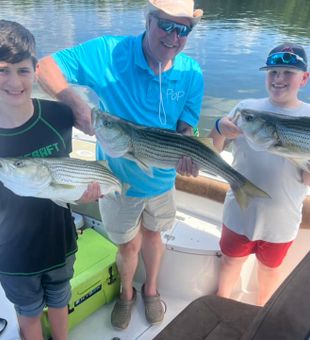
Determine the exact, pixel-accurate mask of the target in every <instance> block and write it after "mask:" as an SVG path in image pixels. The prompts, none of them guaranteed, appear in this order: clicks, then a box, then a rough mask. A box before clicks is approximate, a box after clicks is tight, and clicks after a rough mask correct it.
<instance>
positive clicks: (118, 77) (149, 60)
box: [38, 0, 203, 329]
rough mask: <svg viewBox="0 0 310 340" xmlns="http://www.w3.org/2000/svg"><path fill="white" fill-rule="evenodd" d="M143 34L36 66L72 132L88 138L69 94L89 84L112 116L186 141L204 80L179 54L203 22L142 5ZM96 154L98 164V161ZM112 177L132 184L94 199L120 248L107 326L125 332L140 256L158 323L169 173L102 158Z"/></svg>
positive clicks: (80, 105)
mask: <svg viewBox="0 0 310 340" xmlns="http://www.w3.org/2000/svg"><path fill="white" fill-rule="evenodd" d="M145 13H146V30H145V32H143V33H142V34H141V35H138V36H136V37H132V36H130V37H119V36H104V37H99V38H97V39H93V40H90V41H87V42H85V43H83V44H81V45H78V46H75V47H72V48H69V49H65V50H62V51H59V52H57V53H55V54H53V55H52V56H48V57H45V58H43V59H42V60H41V61H40V63H39V73H38V75H39V82H40V84H41V85H42V87H43V88H44V89H46V90H47V91H48V92H49V93H51V94H53V95H55V96H56V97H57V98H58V99H59V100H62V101H64V102H65V103H66V104H68V105H69V106H71V108H72V110H73V112H74V114H75V119H76V126H77V127H78V128H80V129H81V130H83V131H84V132H86V133H89V134H91V133H92V130H91V124H90V109H89V107H88V106H87V105H86V104H85V103H84V102H83V101H82V100H81V99H80V97H79V96H78V95H77V94H76V93H75V92H74V90H73V89H72V88H69V87H68V82H69V83H75V84H80V85H87V86H89V87H90V88H92V89H93V90H94V91H95V92H96V93H97V95H98V96H99V97H100V100H101V104H100V105H101V108H102V109H103V110H104V111H108V112H109V113H110V114H112V115H116V116H118V117H121V118H123V119H126V120H129V121H132V122H134V123H136V124H140V125H144V126H152V127H158V128H163V129H170V130H175V131H178V132H180V133H183V134H192V131H193V127H194V126H196V125H197V123H198V120H199V113H200V107H201V101H202V96H203V77H202V73H201V70H200V67H199V65H198V64H197V62H195V61H194V60H192V59H191V58H189V57H188V56H186V55H185V54H183V53H180V52H181V51H182V49H183V48H184V46H185V43H186V41H187V37H188V34H189V33H190V32H191V30H192V29H193V27H194V26H195V25H196V24H197V23H198V22H199V20H200V19H201V17H202V14H203V12H202V10H194V2H193V0H148V4H147V7H146V11H145ZM103 152H104V150H102V149H101V148H100V147H97V158H99V159H100V158H102V157H104V155H103ZM106 157H107V159H108V162H109V165H110V167H111V169H112V171H113V172H114V174H115V175H116V176H118V177H119V178H120V179H121V180H122V181H123V182H125V183H128V184H129V185H130V189H129V190H128V191H127V193H126V195H121V196H120V197H119V198H117V199H115V200H111V199H108V198H103V199H101V200H100V204H99V205H100V212H101V215H102V220H103V224H104V226H105V228H106V231H107V234H108V235H109V237H110V239H111V240H112V241H113V242H115V243H116V244H118V245H119V251H118V256H117V266H118V270H119V272H120V276H121V283H122V291H121V295H120V299H119V300H118V301H117V302H116V304H115V306H114V309H113V311H112V315H111V322H112V325H113V326H114V327H116V328H119V329H125V328H126V327H127V326H128V324H129V321H130V317H131V309H132V306H133V305H134V303H135V300H136V290H135V288H133V286H132V282H133V277H134V274H135V271H136V268H137V264H138V254H139V252H140V251H141V252H142V256H143V260H144V264H145V269H146V280H145V283H144V284H143V286H142V288H141V294H142V297H143V300H144V304H145V315H146V318H147V320H148V321H149V322H150V323H151V324H156V323H159V322H161V321H162V320H163V317H164V309H163V306H162V304H161V300H160V295H159V293H158V290H157V277H158V272H159V269H160V262H161V258H162V255H163V251H164V250H163V245H162V242H161V236H160V232H161V231H164V230H167V229H170V228H171V227H172V225H173V222H174V218H175V212H176V208H175V200H174V181H175V176H176V171H175V169H168V170H167V169H158V168H155V169H154V171H153V174H154V175H153V176H152V177H150V176H149V175H148V174H146V173H145V172H143V171H142V170H141V169H140V168H139V167H138V166H137V165H136V163H134V162H133V161H130V160H127V159H123V158H111V157H108V156H106ZM177 171H178V172H179V173H181V174H184V175H197V174H198V170H197V168H196V167H195V165H194V164H192V162H191V159H188V158H186V157H183V158H182V159H181V160H180V162H179V164H178V168H177Z"/></svg>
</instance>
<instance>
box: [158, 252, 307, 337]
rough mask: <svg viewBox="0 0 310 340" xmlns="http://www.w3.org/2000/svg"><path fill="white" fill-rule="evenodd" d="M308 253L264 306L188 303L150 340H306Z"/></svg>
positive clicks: (213, 300) (211, 300)
mask: <svg viewBox="0 0 310 340" xmlns="http://www.w3.org/2000/svg"><path fill="white" fill-rule="evenodd" d="M309 282H310V252H308V253H307V254H306V256H305V257H304V258H303V260H302V261H301V262H300V263H299V264H298V265H297V266H296V268H295V269H294V270H293V271H292V273H291V274H290V275H289V276H288V277H287V278H286V279H285V280H284V282H283V283H282V284H281V285H280V287H279V288H278V289H277V290H276V291H275V293H274V294H273V295H272V297H271V298H270V300H269V301H268V302H267V303H266V305H265V306H264V307H258V306H253V305H250V304H246V303H242V302H238V301H235V300H232V299H226V298H222V297H218V296H215V295H209V296H203V297H200V298H198V299H197V300H195V301H193V302H192V303H190V304H189V305H188V306H187V307H186V308H185V309H184V310H183V311H182V312H181V313H180V314H179V315H178V316H177V317H176V318H175V319H174V320H172V321H171V322H170V323H169V324H168V325H167V326H166V327H165V328H164V329H163V330H162V331H161V332H160V333H159V334H158V335H157V336H156V337H155V338H154V340H174V339H175V340H189V339H190V340H237V339H238V340H253V339H255V340H277V339H281V340H293V339H294V340H307V339H310V338H309V336H310V285H309Z"/></svg>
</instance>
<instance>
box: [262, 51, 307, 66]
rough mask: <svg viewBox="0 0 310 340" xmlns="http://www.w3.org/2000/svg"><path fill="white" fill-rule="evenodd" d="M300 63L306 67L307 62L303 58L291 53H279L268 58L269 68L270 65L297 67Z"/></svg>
mask: <svg viewBox="0 0 310 340" xmlns="http://www.w3.org/2000/svg"><path fill="white" fill-rule="evenodd" d="M298 62H301V63H303V64H304V65H306V62H305V61H304V59H303V58H302V57H300V56H299V55H297V54H294V53H290V52H278V53H274V54H272V55H270V56H269V57H268V58H267V62H266V64H267V66H270V65H296V64H298Z"/></svg>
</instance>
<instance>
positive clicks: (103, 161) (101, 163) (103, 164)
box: [96, 159, 111, 170]
mask: <svg viewBox="0 0 310 340" xmlns="http://www.w3.org/2000/svg"><path fill="white" fill-rule="evenodd" d="M96 162H97V163H99V164H100V165H102V166H103V167H104V168H107V169H109V170H111V169H110V167H109V163H108V161H107V160H105V159H102V160H97V161H96Z"/></svg>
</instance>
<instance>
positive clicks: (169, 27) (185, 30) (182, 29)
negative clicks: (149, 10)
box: [153, 15, 192, 38]
mask: <svg viewBox="0 0 310 340" xmlns="http://www.w3.org/2000/svg"><path fill="white" fill-rule="evenodd" d="M153 16H154V17H155V18H156V19H157V26H158V28H160V29H162V30H163V31H165V32H167V33H171V32H173V31H174V30H176V32H177V35H178V36H179V37H181V38H184V37H187V36H188V35H189V34H190V32H191V31H192V27H189V26H187V25H183V24H179V23H177V22H174V21H170V20H166V19H161V18H159V17H158V16H156V15H153Z"/></svg>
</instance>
